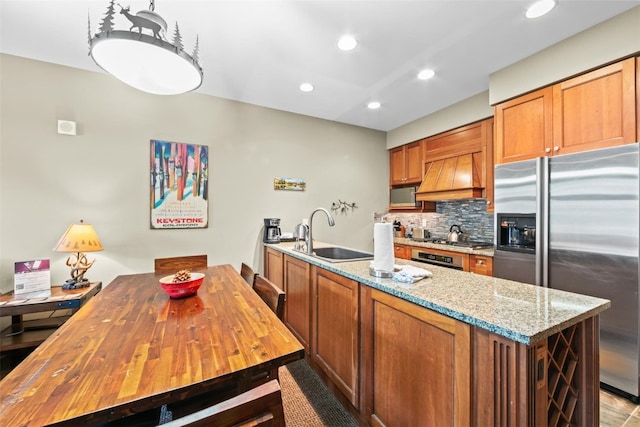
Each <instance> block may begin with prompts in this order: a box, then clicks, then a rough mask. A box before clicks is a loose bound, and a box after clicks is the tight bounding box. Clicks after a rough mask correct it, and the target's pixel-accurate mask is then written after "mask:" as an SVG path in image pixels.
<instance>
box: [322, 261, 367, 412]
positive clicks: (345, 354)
mask: <svg viewBox="0 0 640 427" xmlns="http://www.w3.org/2000/svg"><path fill="white" fill-rule="evenodd" d="M311 278H312V280H311V282H312V285H313V286H312V289H313V299H312V301H313V306H312V310H311V312H312V316H311V319H312V334H311V336H312V344H311V358H312V360H313V361H314V362H315V363H316V364H317V365H318V366H319V367H320V369H322V370H323V371H324V373H325V374H326V375H327V376H328V377H329V379H330V380H331V381H332V382H333V384H334V385H335V386H336V387H337V388H338V389H339V390H340V391H341V392H342V394H344V396H345V397H346V398H347V399H348V400H349V402H351V404H352V405H353V406H354V407H358V399H359V385H358V377H359V376H358V373H359V371H360V364H359V342H360V334H359V325H360V313H359V306H360V304H359V295H360V286H359V283H358V282H356V281H355V280H351V279H348V278H346V277H343V276H340V275H339V274H335V273H332V272H330V271H328V270H325V269H322V268H318V267H316V266H312V267H311Z"/></svg>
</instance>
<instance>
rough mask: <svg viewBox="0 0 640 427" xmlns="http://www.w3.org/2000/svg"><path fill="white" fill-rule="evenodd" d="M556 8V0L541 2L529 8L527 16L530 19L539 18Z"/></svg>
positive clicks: (541, 0)
mask: <svg viewBox="0 0 640 427" xmlns="http://www.w3.org/2000/svg"><path fill="white" fill-rule="evenodd" d="M555 6H556V1H555V0H539V1H537V2H535V3H534V4H532V5H531V6H529V9H527V13H525V16H526V17H527V18H529V19H534V18H539V17H541V16H542V15H546V14H547V13H549V12H550V11H551V9H553V8H554V7H555Z"/></svg>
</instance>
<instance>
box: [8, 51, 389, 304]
mask: <svg viewBox="0 0 640 427" xmlns="http://www.w3.org/2000/svg"><path fill="white" fill-rule="evenodd" d="M210 72H215V71H213V70H212V71H210ZM0 75H1V76H2V77H1V81H0V92H1V93H2V97H1V98H0V166H1V168H0V291H3V292H6V291H8V290H11V289H12V288H13V267H14V266H13V263H14V262H16V261H24V260H29V259H35V258H49V259H51V262H52V271H51V273H52V282H53V283H54V284H59V283H61V282H63V281H64V280H65V279H66V278H67V277H68V275H69V268H68V267H67V266H66V265H65V260H66V256H67V254H63V253H56V252H53V251H52V248H53V246H54V244H55V243H56V242H57V241H58V239H59V238H60V236H61V235H62V233H63V232H64V231H65V229H66V228H67V226H68V225H70V224H71V223H73V222H77V221H79V220H80V219H84V220H85V222H89V223H92V224H93V225H94V227H95V229H96V231H97V233H98V235H99V236H100V239H101V241H102V243H103V245H104V248H105V250H104V251H103V252H97V253H92V254H89V259H93V258H95V259H96V263H95V265H94V266H93V267H92V268H91V270H90V271H89V272H88V273H87V276H88V277H89V278H90V279H92V280H102V281H103V284H105V285H106V284H108V283H109V282H110V281H111V280H112V279H113V278H114V277H115V276H117V275H120V274H130V273H139V272H148V271H152V270H153V259H154V258H157V257H165V256H173V255H190V254H198V253H206V254H207V255H208V256H209V263H210V264H221V263H231V264H232V265H234V266H236V267H239V265H240V263H241V262H247V263H249V264H252V265H253V266H254V268H257V269H258V270H261V269H262V261H261V257H262V256H261V250H262V246H261V241H262V234H261V233H262V226H263V218H265V217H279V218H281V219H282V223H281V224H282V229H283V231H293V228H294V226H295V225H296V224H297V223H299V222H300V221H301V219H302V218H305V217H308V215H309V214H310V213H311V211H312V210H313V209H314V208H316V207H319V206H322V207H325V208H330V206H331V203H332V202H334V201H337V200H338V199H341V200H343V201H348V202H355V203H357V205H358V208H357V209H356V210H355V211H354V212H353V213H349V214H346V215H343V214H335V215H334V217H335V220H336V225H335V227H332V228H330V227H328V225H327V221H326V218H323V217H321V216H320V215H316V218H315V221H314V231H315V236H316V238H317V239H318V240H321V241H328V242H332V243H336V244H340V245H345V246H349V247H353V248H358V249H364V250H372V249H373V245H372V228H373V213H374V212H383V211H384V210H385V209H386V205H387V198H388V194H387V186H388V173H389V171H388V168H389V166H388V156H387V151H386V146H385V134H384V133H383V132H378V131H373V130H369V129H364V128H358V127H354V126H349V125H343V124H339V123H335V122H331V121H325V120H319V119H314V118H310V117H307V116H301V115H297V114H291V113H286V112H282V111H276V110H272V109H267V108H262V107H258V106H253V105H248V104H242V103H238V102H234V101H229V100H224V99H220V98H215V97H210V96H205V95H201V94H197V93H189V94H185V95H180V96H172V97H160V96H154V95H149V94H145V93H142V92H139V91H136V90H134V89H131V88H129V87H128V86H126V85H124V84H122V83H120V82H118V81H116V80H115V79H113V78H112V77H110V76H107V75H106V74H102V73H94V72H88V71H82V70H77V69H72V68H67V67H62V66H57V65H53V64H49V63H44V62H37V61H32V60H27V59H24V58H18V57H15V56H9V55H0ZM58 119H62V120H73V121H76V122H77V123H78V131H79V135H78V136H75V137H72V136H63V135H58V134H57V132H56V125H57V120H58ZM151 139H160V140H167V141H175V142H182V143H189V144H200V145H207V146H208V147H209V162H210V165H211V166H210V180H209V182H210V185H209V228H207V229H200V230H151V229H150V227H149V216H150V214H149V203H150V201H149V185H150V183H149V160H148V157H149V155H148V153H149V143H150V142H149V141H150V140H151ZM275 177H291V178H303V179H305V180H306V182H307V191H305V192H286V191H274V190H273V179H274V178H275Z"/></svg>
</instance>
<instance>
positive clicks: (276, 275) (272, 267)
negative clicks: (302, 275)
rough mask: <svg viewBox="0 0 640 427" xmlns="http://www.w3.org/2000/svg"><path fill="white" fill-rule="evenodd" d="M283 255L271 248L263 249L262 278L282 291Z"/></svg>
mask: <svg viewBox="0 0 640 427" xmlns="http://www.w3.org/2000/svg"><path fill="white" fill-rule="evenodd" d="M283 266H284V254H283V253H282V252H279V251H276V250H275V249H271V248H267V247H265V248H264V277H266V278H267V279H268V280H270V281H271V282H273V284H274V285H276V286H277V287H279V288H280V289H282V290H284V272H283V270H282V268H283Z"/></svg>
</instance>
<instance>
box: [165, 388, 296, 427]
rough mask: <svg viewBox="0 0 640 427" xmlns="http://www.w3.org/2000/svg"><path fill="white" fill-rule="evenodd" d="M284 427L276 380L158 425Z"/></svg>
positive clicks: (166, 426) (172, 426)
mask: <svg viewBox="0 0 640 427" xmlns="http://www.w3.org/2000/svg"><path fill="white" fill-rule="evenodd" d="M284 425H285V422H284V409H283V407H282V393H281V390H280V384H278V381H276V380H272V381H269V382H268V383H265V384H262V385H260V386H257V387H255V388H253V389H251V390H249V391H246V392H244V393H242V394H239V395H238V396H235V397H232V398H230V399H228V400H225V401H223V402H220V403H218V404H216V405H213V406H210V407H208V408H205V409H202V410H200V411H198V412H194V413H193V414H189V415H185V416H184V417H181V418H178V419H176V420H173V421H170V422H168V423H165V424H162V426H163V427H183V426H194V427H195V426H216V427H228V426H246V427H248V426H274V427H276V426H277V427H284Z"/></svg>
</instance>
